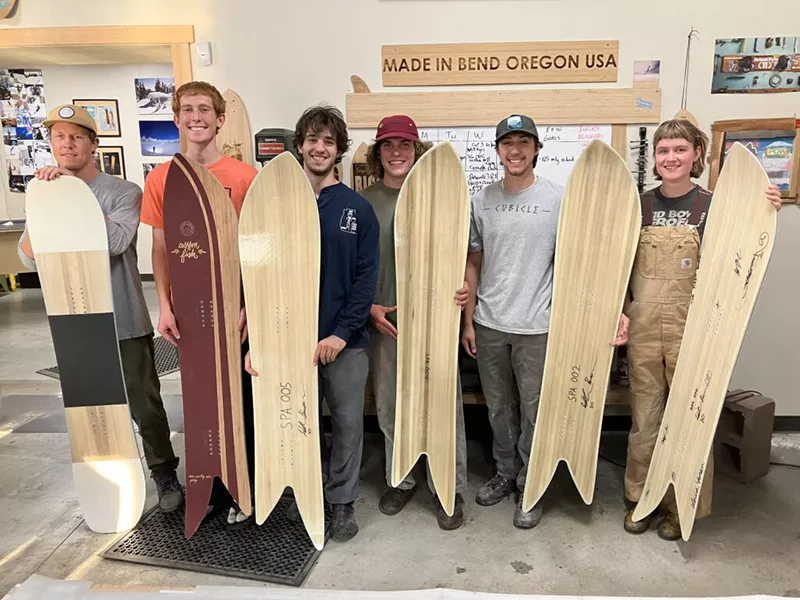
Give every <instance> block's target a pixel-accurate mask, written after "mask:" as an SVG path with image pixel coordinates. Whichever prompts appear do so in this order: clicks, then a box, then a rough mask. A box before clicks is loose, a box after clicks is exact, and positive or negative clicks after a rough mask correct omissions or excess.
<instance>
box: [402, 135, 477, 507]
mask: <svg viewBox="0 0 800 600" xmlns="http://www.w3.org/2000/svg"><path fill="white" fill-rule="evenodd" d="M469 220H470V199H469V191H468V189H467V178H466V174H465V173H464V167H463V165H462V163H461V160H460V159H459V157H458V153H457V152H456V150H455V148H454V147H453V145H452V144H451V143H449V142H446V143H443V144H439V145H437V146H435V147H434V148H432V149H431V150H429V151H428V152H426V153H425V154H424V155H423V156H422V158H421V159H420V160H419V161H417V163H416V164H415V165H414V167H413V168H412V169H411V172H410V173H409V174H408V177H407V178H406V181H405V182H404V183H403V187H402V189H401V190H400V196H399V197H398V199H397V208H396V209H395V223H394V240H395V241H394V244H395V263H396V266H397V275H396V277H397V317H398V331H397V332H398V336H397V344H398V346H397V408H396V414H395V429H394V431H395V439H394V455H393V457H392V485H393V486H395V487H396V486H398V485H399V484H400V483H401V482H402V480H403V479H404V478H405V477H406V475H408V473H409V471H411V469H412V468H413V467H414V465H415V464H416V462H417V460H418V459H419V457H420V455H422V454H426V455H427V456H428V465H429V468H430V472H431V478H432V479H433V485H434V487H435V489H436V493H437V496H438V497H439V498H440V501H441V503H442V506H443V507H444V509H445V512H446V513H447V514H448V515H452V514H453V510H454V507H455V468H456V446H455V443H456V440H455V432H456V392H457V390H456V385H457V375H458V345H459V322H460V320H461V311H460V309H459V307H458V306H456V303H455V300H454V298H453V296H454V295H455V292H456V290H458V289H459V288H461V286H462V285H463V283H464V265H465V264H466V260H467V244H468V242H469Z"/></svg>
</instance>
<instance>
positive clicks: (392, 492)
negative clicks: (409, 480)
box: [378, 486, 417, 516]
mask: <svg viewBox="0 0 800 600" xmlns="http://www.w3.org/2000/svg"><path fill="white" fill-rule="evenodd" d="M416 491H417V488H416V486H415V487H412V488H409V489H407V490H402V489H400V488H394V487H390V488H389V489H388V490H386V491H385V492H384V493H383V496H381V500H380V502H379V503H378V508H379V509H380V511H381V512H382V513H383V514H385V515H389V516H391V515H396V514H397V513H399V512H400V511H401V510H403V507H404V506H405V505H406V504H408V501H409V500H411V496H413V495H414V492H416Z"/></svg>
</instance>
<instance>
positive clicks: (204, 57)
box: [194, 42, 211, 67]
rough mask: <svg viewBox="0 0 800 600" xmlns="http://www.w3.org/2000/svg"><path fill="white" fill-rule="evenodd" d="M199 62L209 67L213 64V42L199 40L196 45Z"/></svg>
mask: <svg viewBox="0 0 800 600" xmlns="http://www.w3.org/2000/svg"><path fill="white" fill-rule="evenodd" d="M194 48H195V52H197V62H198V63H200V64H201V65H203V66H204V67H207V66H209V65H210V64H211V42H197V43H196V44H195V45H194Z"/></svg>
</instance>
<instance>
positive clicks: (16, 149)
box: [0, 69, 55, 192]
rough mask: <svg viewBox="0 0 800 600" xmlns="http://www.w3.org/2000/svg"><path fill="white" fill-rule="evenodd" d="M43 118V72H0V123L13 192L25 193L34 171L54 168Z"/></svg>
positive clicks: (10, 187)
mask: <svg viewBox="0 0 800 600" xmlns="http://www.w3.org/2000/svg"><path fill="white" fill-rule="evenodd" d="M46 116H47V106H46V103H45V93H44V81H43V79H42V72H41V71H40V70H35V69H0V119H2V125H3V145H4V146H5V150H4V151H5V153H6V162H7V163H8V184H9V189H10V190H11V191H12V192H24V191H25V188H26V186H27V184H28V182H29V181H30V180H31V179H32V178H33V174H34V172H35V171H36V169H39V168H41V167H45V166H48V165H54V164H55V161H54V160H53V155H52V153H51V152H50V143H49V136H48V132H47V128H46V127H45V126H44V120H45V117H46Z"/></svg>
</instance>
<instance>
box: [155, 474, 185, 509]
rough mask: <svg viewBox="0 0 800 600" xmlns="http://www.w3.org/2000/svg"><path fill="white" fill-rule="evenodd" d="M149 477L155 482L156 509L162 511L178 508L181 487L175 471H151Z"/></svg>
mask: <svg viewBox="0 0 800 600" xmlns="http://www.w3.org/2000/svg"><path fill="white" fill-rule="evenodd" d="M151 477H152V478H153V481H155V482H156V489H157V490H158V509H159V510H160V511H161V512H163V513H171V512H173V511H176V510H178V509H179V508H180V507H181V505H182V504H183V487H181V484H180V482H179V481H178V476H177V475H176V474H175V471H174V470H173V471H168V472H166V473H152V475H151Z"/></svg>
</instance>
